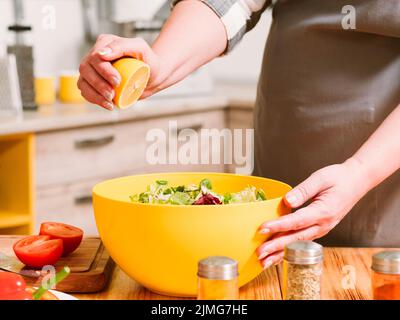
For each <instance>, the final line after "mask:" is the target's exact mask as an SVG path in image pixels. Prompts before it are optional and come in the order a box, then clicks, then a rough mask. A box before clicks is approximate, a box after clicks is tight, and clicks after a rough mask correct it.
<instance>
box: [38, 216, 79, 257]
mask: <svg viewBox="0 0 400 320" xmlns="http://www.w3.org/2000/svg"><path fill="white" fill-rule="evenodd" d="M40 234H41V235H48V236H50V237H51V238H52V239H61V240H62V241H63V245H64V252H63V256H66V255H69V254H70V253H72V252H73V251H75V250H76V248H78V247H79V245H80V243H81V241H82V237H83V230H81V229H79V228H77V227H74V226H70V225H69V224H65V223H58V222H43V223H42V224H41V226H40Z"/></svg>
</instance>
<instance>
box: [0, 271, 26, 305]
mask: <svg viewBox="0 0 400 320" xmlns="http://www.w3.org/2000/svg"><path fill="white" fill-rule="evenodd" d="M0 300H32V294H30V293H29V292H26V283H25V280H24V279H23V278H22V277H21V276H20V275H19V274H15V273H11V272H0Z"/></svg>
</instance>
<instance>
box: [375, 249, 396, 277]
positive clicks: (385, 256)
mask: <svg viewBox="0 0 400 320" xmlns="http://www.w3.org/2000/svg"><path fill="white" fill-rule="evenodd" d="M371 268H372V270H374V271H376V272H380V273H387V274H400V250H387V251H380V252H378V253H375V254H374V255H373V256H372V266H371Z"/></svg>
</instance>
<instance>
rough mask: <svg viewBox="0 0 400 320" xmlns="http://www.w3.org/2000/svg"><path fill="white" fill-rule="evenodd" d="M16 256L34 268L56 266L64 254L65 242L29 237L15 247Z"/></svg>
mask: <svg viewBox="0 0 400 320" xmlns="http://www.w3.org/2000/svg"><path fill="white" fill-rule="evenodd" d="M13 249H14V252H15V255H16V256H17V257H18V259H19V260H21V262H22V263H24V264H26V265H27V266H30V267H34V268H41V267H43V266H46V265H54V264H55V263H56V262H57V261H58V260H59V259H60V257H61V255H62V253H63V242H62V240H60V239H51V238H50V236H29V237H26V238H23V239H21V240H19V241H17V242H16V243H15V244H14V246H13Z"/></svg>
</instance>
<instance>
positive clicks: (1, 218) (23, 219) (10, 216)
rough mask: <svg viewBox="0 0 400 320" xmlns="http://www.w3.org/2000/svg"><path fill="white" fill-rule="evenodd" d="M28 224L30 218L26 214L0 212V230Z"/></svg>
mask: <svg viewBox="0 0 400 320" xmlns="http://www.w3.org/2000/svg"><path fill="white" fill-rule="evenodd" d="M30 223H31V217H30V215H28V214H26V213H15V212H4V211H3V212H2V211H0V229H8V228H16V227H22V226H28V225H29V224H30ZM0 232H1V230H0Z"/></svg>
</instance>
